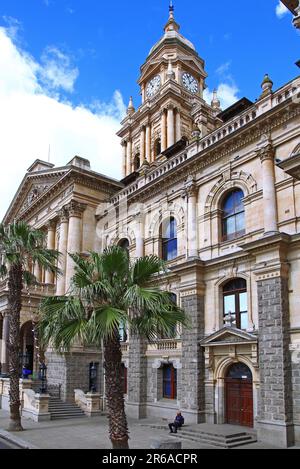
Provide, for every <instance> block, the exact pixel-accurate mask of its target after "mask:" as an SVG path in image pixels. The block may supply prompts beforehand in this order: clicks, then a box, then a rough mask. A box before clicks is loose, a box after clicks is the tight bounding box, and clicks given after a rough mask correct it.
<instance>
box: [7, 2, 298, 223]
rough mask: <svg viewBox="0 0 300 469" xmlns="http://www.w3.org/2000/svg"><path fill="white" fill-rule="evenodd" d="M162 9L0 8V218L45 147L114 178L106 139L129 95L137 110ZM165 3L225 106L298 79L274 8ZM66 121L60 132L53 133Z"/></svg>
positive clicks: (94, 5) (290, 44)
mask: <svg viewBox="0 0 300 469" xmlns="http://www.w3.org/2000/svg"><path fill="white" fill-rule="evenodd" d="M168 3H169V2H168V0H152V1H150V0H149V1H148V2H140V1H136V0H130V1H124V0H122V1H120V0H113V1H110V2H107V1H102V0H26V1H24V0H1V3H0V98H1V100H2V104H1V106H0V108H1V107H2V111H1V110H0V125H1V128H2V129H3V128H4V133H5V134H7V140H6V143H5V142H4V143H3V142H2V143H0V152H1V155H6V156H7V157H8V159H9V161H10V162H11V164H10V165H9V166H8V169H7V174H4V175H2V178H3V176H5V181H9V184H8V185H7V187H6V188H5V185H4V186H3V185H2V191H3V190H5V194H2V197H1V202H0V218H1V215H3V213H4V211H5V205H6V207H7V205H8V200H9V199H10V198H11V197H12V195H13V193H14V192H15V190H16V188H17V183H18V182H19V180H20V179H21V177H22V175H23V174H24V171H25V170H26V169H27V167H28V166H29V165H30V164H31V162H32V161H33V160H34V159H35V158H36V157H39V158H42V159H46V158H47V155H48V149H49V145H50V148H51V160H52V161H53V162H54V163H55V164H65V163H66V162H67V161H68V160H70V159H71V158H72V156H73V153H81V154H82V156H85V157H88V158H90V159H91V161H92V165H93V168H94V169H95V170H97V171H100V172H105V173H107V174H109V175H111V176H113V177H120V172H119V167H120V166H121V165H120V164H119V163H120V155H119V151H120V150H119V147H118V141H117V139H116V138H115V137H114V133H115V131H116V130H117V128H118V121H119V120H120V118H121V117H122V114H123V113H124V104H127V103H128V99H129V96H130V95H133V96H134V101H135V104H136V106H137V105H138V104H139V102H140V97H139V89H138V85H137V83H136V81H137V79H138V76H139V67H140V66H141V65H142V64H143V62H144V61H145V59H146V57H147V54H148V52H149V50H150V48H151V47H152V45H153V44H154V43H155V42H156V41H157V40H158V39H159V38H160V37H161V35H162V29H163V26H164V24H165V23H166V21H167V17H168ZM174 3H175V17H176V19H177V21H178V22H179V23H180V24H181V32H182V33H183V34H184V35H185V36H186V37H187V38H188V39H190V40H191V41H192V42H193V43H194V44H195V46H196V48H197V50H198V52H199V55H200V56H201V57H202V58H204V59H205V61H206V70H207V72H208V74H209V77H208V80H207V85H208V87H209V91H211V90H212V89H213V88H214V87H217V88H219V90H220V93H221V94H222V96H221V98H222V100H223V103H224V105H229V104H231V103H232V102H233V101H234V100H235V99H237V98H241V97H243V96H247V97H249V98H250V99H252V100H255V99H256V98H257V97H258V96H259V94H260V83H261V81H262V78H263V75H264V74H265V73H269V74H270V76H271V77H272V79H273V81H274V87H275V88H278V87H280V86H281V85H283V84H284V83H286V82H287V81H289V80H291V79H292V78H294V77H295V76H297V75H298V74H299V73H300V71H299V69H298V68H297V67H296V66H295V61H296V60H297V59H299V58H300V53H299V39H300V38H299V34H298V32H297V31H296V30H295V29H294V28H293V27H292V25H291V20H292V16H291V14H290V13H289V12H287V13H285V12H284V11H281V10H278V4H279V1H278V0H263V1H261V0H252V1H246V0H241V1H238V2H237V0H226V1H224V0H215V1H213V2H212V1H211V2H208V1H204V0H200V1H197V2H189V3H188V2H186V0H185V1H184V0H176V1H175V2H174ZM237 5H238V7H237ZM276 8H277V14H276ZM280 13H281V14H280ZM1 51H2V52H1ZM1 55H2V58H1ZM224 87H225V88H224ZM20 97H21V98H20ZM19 98H20V99H19ZM3 102H4V106H3ZM1 112H2V114H1ZM21 116H22V119H21ZM24 116H26V117H25V118H24ZM25 121H26V122H25ZM66 121H67V122H68V127H65V124H64V125H62V124H61V125H60V126H58V124H57V125H56V126H55V123H56V122H63V123H65V122H66ZM78 129H79V130H78ZM83 129H86V131H83ZM108 132H111V133H110V134H109V133H108ZM105 135H106V136H107V135H109V140H110V145H108V143H107V142H106V143H105V142H103V138H104V136H105ZM101 136H103V137H101ZM100 137H101V138H102V140H101V138H100ZM21 154H22V156H20V155H21ZM12 181H13V184H11V182H12ZM1 204H2V205H1Z"/></svg>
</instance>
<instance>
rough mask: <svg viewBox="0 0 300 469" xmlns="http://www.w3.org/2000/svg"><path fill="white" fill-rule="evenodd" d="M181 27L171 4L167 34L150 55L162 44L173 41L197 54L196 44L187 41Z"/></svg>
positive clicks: (165, 29) (165, 30)
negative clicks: (181, 32)
mask: <svg viewBox="0 0 300 469" xmlns="http://www.w3.org/2000/svg"><path fill="white" fill-rule="evenodd" d="M179 31H180V25H179V24H178V23H177V22H176V21H175V17H174V5H173V3H172V2H171V3H170V7H169V19H168V22H167V24H166V25H165V28H164V32H165V34H164V35H163V37H162V38H161V39H160V40H159V41H158V42H157V43H156V44H155V45H154V46H153V47H152V49H151V50H150V52H149V55H151V54H152V53H153V52H155V51H156V49H158V48H159V47H160V46H161V45H162V44H164V43H165V42H171V41H178V42H180V43H181V44H183V45H184V46H186V47H188V48H189V49H192V50H193V51H194V52H196V48H195V46H194V44H193V43H192V42H191V41H189V40H188V39H186V38H185V37H184V36H183V35H182V34H180V32H179Z"/></svg>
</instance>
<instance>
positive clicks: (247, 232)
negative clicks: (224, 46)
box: [0, 7, 300, 446]
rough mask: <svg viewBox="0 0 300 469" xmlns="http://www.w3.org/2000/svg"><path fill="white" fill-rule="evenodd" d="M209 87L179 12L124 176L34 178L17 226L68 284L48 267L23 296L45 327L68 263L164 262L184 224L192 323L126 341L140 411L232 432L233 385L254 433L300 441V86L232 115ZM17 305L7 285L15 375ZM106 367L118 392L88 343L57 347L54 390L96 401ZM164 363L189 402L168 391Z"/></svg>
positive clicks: (17, 206) (129, 142)
mask: <svg viewBox="0 0 300 469" xmlns="http://www.w3.org/2000/svg"><path fill="white" fill-rule="evenodd" d="M206 78H207V74H206V71H205V62H204V60H203V59H202V58H201V57H200V56H199V55H198V53H197V51H196V48H195V47H194V45H193V44H192V43H191V42H190V41H188V40H187V39H186V38H185V37H184V36H182V34H181V33H180V29H179V25H178V23H177V22H176V21H175V17H174V10H173V8H172V7H171V9H170V14H169V20H168V23H167V25H166V26H165V30H164V35H163V37H162V38H161V39H160V41H159V42H158V43H157V44H156V45H155V46H154V47H153V49H152V50H151V52H150V54H149V55H148V57H147V60H146V62H145V63H144V65H143V66H142V68H141V76H140V80H139V84H140V87H141V94H142V103H141V105H140V106H139V108H138V109H135V108H134V105H133V102H132V100H130V104H129V106H128V112H127V116H126V117H125V119H124V121H123V122H122V128H121V130H120V132H119V133H118V135H119V136H120V138H121V144H122V148H123V156H122V167H123V176H124V178H123V179H122V181H120V182H118V181H115V180H112V179H110V178H107V177H104V176H102V175H99V174H97V173H95V172H94V171H92V170H91V168H90V165H89V162H88V161H86V160H85V159H83V158H80V157H75V158H74V159H73V160H72V161H71V162H70V163H69V164H67V165H66V166H65V167H63V168H53V166H52V165H49V163H45V162H41V161H36V162H35V163H34V164H33V165H32V166H31V167H30V168H29V170H28V173H27V174H26V177H25V179H24V181H23V182H22V184H21V186H20V188H19V190H18V192H17V194H16V196H15V198H14V200H13V202H12V204H11V206H10V209H9V211H8V212H7V214H6V216H5V219H4V222H5V223H9V222H11V221H12V220H13V219H15V218H17V219H23V220H25V221H27V222H28V223H30V224H31V225H32V226H35V227H37V228H40V229H44V230H46V231H47V233H48V247H53V248H58V249H59V250H60V251H61V252H62V253H63V256H62V258H61V269H62V270H63V271H64V272H65V276H64V277H63V278H59V279H55V278H53V277H52V278H50V277H49V276H47V277H46V276H45V273H43V272H36V274H37V276H38V280H39V284H38V286H37V287H36V289H35V291H32V292H30V302H29V301H28V296H27V295H25V294H24V298H23V300H24V301H23V311H22V325H24V324H26V323H27V322H28V321H33V320H38V304H39V301H40V299H41V298H42V297H44V296H46V295H51V294H53V293H54V292H55V291H56V293H60V294H68V291H69V287H70V280H71V277H72V272H73V265H72V262H70V259H68V257H67V254H66V253H67V252H76V251H79V252H82V253H86V252H88V251H90V250H95V251H99V252H101V251H102V250H103V249H104V248H105V247H107V246H109V245H114V244H115V245H117V244H123V242H124V241H125V242H126V245H129V248H128V249H129V254H130V257H131V259H134V258H137V257H141V256H143V255H152V254H154V255H157V256H163V255H164V249H165V241H166V235H165V233H166V230H165V227H166V226H168V223H170V220H172V223H173V226H176V234H175V237H176V241H177V243H176V244H177V247H176V250H175V249H173V251H174V250H175V251H176V252H175V254H174V253H173V254H174V255H172V256H171V258H169V259H168V260H167V261H168V271H167V273H166V274H165V275H163V276H161V278H160V286H161V288H163V289H166V290H168V291H169V292H172V293H174V294H175V295H176V299H177V302H178V304H179V305H181V306H182V308H183V309H185V311H186V313H187V316H188V317H189V319H190V325H191V328H189V329H184V330H183V331H180V330H179V331H178V335H177V337H175V338H174V339H172V340H170V339H158V340H157V342H155V343H147V342H146V341H144V340H143V339H140V338H137V337H130V331H129V334H128V341H127V342H126V343H122V351H123V362H124V365H125V367H126V368H127V378H128V383H127V384H128V390H127V396H126V406H127V412H128V414H129V415H131V416H134V417H138V418H144V417H155V418H157V419H161V418H167V419H173V418H174V414H175V413H176V410H178V409H180V410H182V412H184V414H185V416H186V419H187V421H188V422H193V423H197V422H204V421H206V422H209V423H212V424H224V423H230V422H231V420H232V418H233V417H232V415H231V413H230V411H231V410H232V409H231V407H230V406H231V405H232V400H234V399H232V395H231V394H230V392H231V391H230V389H231V388H230V384H231V383H232V381H231V380H234V377H235V378H236V379H238V380H239V381H238V383H239V386H240V387H241V389H242V390H241V392H240V393H239V395H237V396H235V397H236V399H235V402H237V401H239V399H241V400H242V403H241V404H240V411H241V412H242V411H244V407H246V406H248V408H247V412H248V413H250V414H251V415H250V417H251V419H250V418H249V420H248V423H247V421H246V424H248V426H250V424H251V425H253V427H254V428H255V429H257V430H258V434H259V438H260V439H262V440H265V441H268V442H274V441H275V442H276V444H278V445H280V446H289V445H291V444H292V443H293V442H294V441H295V442H296V443H298V444H299V442H300V410H299V409H300V406H299V402H300V376H299V365H300V315H299V302H300V292H299V284H300V260H299V259H300V256H299V252H300V236H299V235H300V224H299V220H300V204H299V200H300V158H299V154H300V137H299V135H300V107H299V89H300V85H299V79H298V78H295V79H292V80H291V81H290V82H289V83H287V84H285V85H284V86H282V87H281V88H279V89H277V90H275V89H273V86H274V84H273V82H272V80H271V79H270V77H269V76H267V75H266V76H265V77H264V79H263V82H262V85H261V88H262V90H259V89H258V97H257V100H256V101H255V102H251V101H249V100H247V99H242V100H240V101H238V102H237V103H235V104H234V105H233V106H231V107H230V108H229V109H226V110H224V111H222V112H221V109H220V102H219V99H218V97H217V95H216V93H214V95H213V99H212V102H211V103H210V104H209V103H207V102H206V101H204V99H203V91H204V88H205V81H206ZM258 88H259V87H258ZM120 164H121V155H120ZM236 194H239V197H240V199H239V203H238V204H236V206H235V213H232V212H230V210H229V212H230V213H231V215H228V213H227V212H228V210H227V207H226V201H228V197H229V196H231V197H232V199H230V200H231V201H232V200H233V199H234V197H235V196H236ZM232 203H233V202H232ZM227 215H228V216H229V218H230V216H231V217H232V218H231V219H230V220H229V221H228V220H227ZM233 220H234V221H233ZM231 222H232V223H235V224H236V225H237V226H235V230H233V231H230V230H231V228H232V226H231V224H230V223H231ZM225 227H226V229H228V230H229V233H228V232H227V231H226V229H225ZM174 239H175V238H174ZM174 239H173V245H172V246H173V248H174ZM232 285H235V287H234V295H231V299H229V300H228V298H227V296H228V295H229V296H230V291H231V290H230V286H231V287H232ZM232 288H233V287H232ZM228 289H229V293H228ZM233 296H234V301H233V300H232V298H233ZM7 310H8V308H7V285H6V282H3V283H2V284H1V285H0V313H1V315H2V317H3V319H2V335H0V340H1V357H2V360H1V361H2V363H3V365H5V364H6V363H7V348H6V340H5V338H6V337H7V332H8V330H7V324H8V322H7V319H6V316H7V313H8V311H7ZM236 313H237V314H236ZM0 324H1V321H0ZM96 357H97V358H96ZM95 361H96V362H99V364H100V365H99V379H100V383H99V386H100V389H99V392H100V394H105V389H104V385H103V381H104V379H103V373H101V370H102V365H101V363H102V362H101V354H100V353H98V352H97V353H96V352H95V354H94V352H91V351H90V350H85V349H80V348H79V349H78V348H77V349H75V350H74V351H73V353H72V354H66V355H64V356H57V355H55V354H53V353H52V352H51V351H49V353H48V354H47V363H48V378H49V383H50V384H52V385H58V384H60V385H62V391H63V397H64V398H65V399H73V398H74V389H78V390H79V392H83V393H86V392H87V391H88V390H89V389H88V367H89V363H91V362H95ZM239 366H240V370H242V372H243V373H242V374H241V375H239V376H238V377H236V375H234V372H237V370H239ZM166 367H169V369H172V373H173V377H174V376H175V377H176V383H174V381H173V382H172V386H173V387H175V384H176V392H172V393H169V389H167V392H166V389H165V387H168V386H169V383H168V382H167V378H168V377H167V378H166V375H164V373H165V371H164V370H165V369H166ZM230 372H232V373H233V376H234V377H232V376H231V375H230ZM168 379H169V378H168ZM243 380H246V381H245V382H247V383H246V384H247V386H243ZM166 382H167V383H166ZM235 384H236V383H235ZM250 388H251V389H250ZM173 391H175V389H173ZM243 393H244V394H243ZM249 402H250V404H249ZM244 404H246V405H244ZM250 407H251V408H250ZM241 412H240V413H241ZM248 417H249V415H248Z"/></svg>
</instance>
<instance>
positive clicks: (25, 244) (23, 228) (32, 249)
mask: <svg viewBox="0 0 300 469" xmlns="http://www.w3.org/2000/svg"><path fill="white" fill-rule="evenodd" d="M44 246H45V234H44V233H43V232H42V231H39V230H35V229H33V228H32V227H30V226H29V225H27V224H26V223H25V222H23V221H18V222H14V223H12V224H10V225H7V226H5V225H3V224H0V277H1V278H8V308H9V313H10V317H9V318H10V323H9V343H8V350H9V375H10V391H9V396H10V422H9V430H10V431H22V430H23V428H22V424H21V415H20V404H21V403H20V390H19V351H20V313H21V309H22V291H23V287H24V285H27V286H30V285H31V284H34V283H36V278H35V276H34V275H33V274H32V273H31V272H30V271H29V266H30V265H38V266H39V267H40V268H44V269H45V270H47V271H50V272H52V273H58V269H57V267H56V265H57V260H58V257H59V253H58V252H57V251H54V250H50V249H46V248H45V247H44Z"/></svg>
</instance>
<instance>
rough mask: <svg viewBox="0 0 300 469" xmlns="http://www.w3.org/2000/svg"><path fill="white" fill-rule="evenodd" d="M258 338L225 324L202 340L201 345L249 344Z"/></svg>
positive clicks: (255, 341)
mask: <svg viewBox="0 0 300 469" xmlns="http://www.w3.org/2000/svg"><path fill="white" fill-rule="evenodd" d="M257 341H258V338H257V336H256V335H254V334H250V333H249V332H245V331H242V330H240V329H236V328H235V327H230V326H225V327H223V328H222V329H220V330H219V331H217V332H215V333H214V334H211V335H210V336H208V337H206V338H205V339H204V340H203V341H202V342H201V346H202V347H214V346H217V345H228V344H251V343H257Z"/></svg>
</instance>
